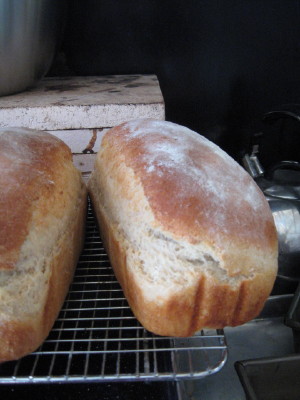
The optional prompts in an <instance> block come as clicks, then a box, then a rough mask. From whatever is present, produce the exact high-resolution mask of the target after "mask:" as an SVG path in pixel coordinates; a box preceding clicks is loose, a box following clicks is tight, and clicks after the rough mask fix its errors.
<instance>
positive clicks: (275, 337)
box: [178, 294, 294, 400]
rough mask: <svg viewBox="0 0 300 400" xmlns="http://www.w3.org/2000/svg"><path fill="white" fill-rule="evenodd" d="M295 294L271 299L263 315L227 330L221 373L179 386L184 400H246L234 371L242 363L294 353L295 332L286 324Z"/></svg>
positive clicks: (182, 383) (180, 394) (180, 395)
mask: <svg viewBox="0 0 300 400" xmlns="http://www.w3.org/2000/svg"><path fill="white" fill-rule="evenodd" d="M292 297H293V295H291V294H287V295H280V296H271V297H270V298H269V299H268V300H267V302H266V305H265V307H264V309H263V311H262V313H261V314H260V316H259V317H258V318H257V319H255V320H253V321H251V322H249V323H247V324H245V325H242V326H239V327H235V328H227V329H225V335H226V339H227V345H228V359H227V362H226V364H225V366H224V367H223V368H222V369H221V371H220V372H218V373H216V374H214V375H210V376H208V377H206V378H205V379H202V380H197V381H185V382H181V383H179V384H178V387H179V397H180V398H181V399H182V400H185V399H191V400H219V399H220V400H227V399H230V400H244V399H246V396H245V393H244V390H243V388H242V385H241V383H240V380H239V378H238V375H237V373H236V371H235V368H234V363H235V362H236V361H240V360H247V359H255V358H261V357H280V356H285V355H288V354H291V353H294V344H293V333H292V330H291V328H288V327H287V326H286V325H285V324H284V316H285V314H286V313H287V311H288V308H289V305H290V303H291V300H292Z"/></svg>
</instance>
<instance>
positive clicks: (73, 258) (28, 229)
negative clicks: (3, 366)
mask: <svg viewBox="0 0 300 400" xmlns="http://www.w3.org/2000/svg"><path fill="white" fill-rule="evenodd" d="M0 170H1V174H0V193H1V194H0V221H1V224H0V362H3V361H8V360H14V359H18V358H20V357H22V356H24V355H26V354H28V353H30V352H32V351H34V350H35V349H36V348H37V347H38V346H39V345H40V344H41V343H42V342H43V341H44V339H45V338H46V337H47V335H48V334H49V331H50V329H51V327H52V325H53V323H54V321H55V319H56V317H57V315H58V313H59V311H60V308H61V306H62V304H63V301H64V299H65V296H66V294H67V292H68V288H69V285H70V283H71V281H72V278H73V273H74V270H75V267H76V263H77V259H78V256H79V254H80V252H81V250H82V245H83V240H84V222H85V217H86V200H87V191H86V187H85V185H84V183H83V181H82V179H81V174H80V173H79V171H78V170H77V169H76V168H75V167H74V165H73V163H72V154H71V151H70V149H69V148H68V147H67V146H66V145H65V144H64V143H63V142H62V141H61V140H59V139H57V138H56V137H54V136H53V135H51V134H49V133H46V132H39V131H33V130H29V129H23V128H13V129H9V128H7V129H1V130H0Z"/></svg>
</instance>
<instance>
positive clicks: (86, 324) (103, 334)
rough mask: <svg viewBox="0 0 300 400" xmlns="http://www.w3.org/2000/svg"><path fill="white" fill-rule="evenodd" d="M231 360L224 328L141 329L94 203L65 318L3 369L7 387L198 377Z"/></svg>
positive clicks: (1, 374) (0, 380) (1, 377)
mask: <svg viewBox="0 0 300 400" xmlns="http://www.w3.org/2000/svg"><path fill="white" fill-rule="evenodd" d="M226 358H227V346H226V341H225V337H224V333H223V331H221V330H217V331H215V330H202V331H200V332H198V333H197V334H196V335H195V336H193V337H190V338H173V337H161V336H156V335H154V334H152V333H150V332H148V331H146V330H145V329H144V328H143V327H142V326H141V325H140V324H139V322H138V321H137V320H136V319H135V317H134V316H133V314H132V312H131V310H130V308H129V306H128V304H127V301H126V300H125V298H124V295H123V292H122V289H121V287H120V286H119V284H118V282H117V281H116V279H115V276H114V274H113V270H112V268H111V266H110V263H109V260H108V257H107V255H106V253H105V250H104V248H103V245H102V242H101V239H100V236H99V231H98V228H97V225H96V223H95V219H94V216H93V213H92V209H91V206H90V204H89V209H88V215H87V226H86V243H85V248H84V251H83V253H82V255H81V257H80V259H79V262H78V266H77V269H76V273H75V277H74V281H73V283H72V285H71V287H70V291H69V294H68V296H67V298H66V301H65V303H64V306H63V308H62V310H61V312H60V314H59V317H58V319H57V320H56V322H55V325H54V327H53V329H52V331H51V332H50V334H49V336H48V338H47V340H46V341H45V342H44V343H43V345H42V346H41V347H40V348H39V349H38V350H37V351H35V352H34V353H32V354H30V355H28V356H26V357H24V358H22V359H20V360H18V361H16V362H15V361H14V362H6V363H3V364H0V383H28V382H85V381H86V382H91V381H105V382H109V381H111V382H112V381H142V380H170V379H172V380H174V379H177V380H178V379H192V378H200V377H204V376H206V375H209V374H212V373H214V372H217V371H219V370H220V369H221V368H222V366H223V365H224V363H225V361H226Z"/></svg>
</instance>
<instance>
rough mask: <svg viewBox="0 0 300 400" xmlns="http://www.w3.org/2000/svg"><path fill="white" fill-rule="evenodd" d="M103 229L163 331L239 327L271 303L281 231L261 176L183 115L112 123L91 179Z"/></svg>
mask: <svg viewBox="0 0 300 400" xmlns="http://www.w3.org/2000/svg"><path fill="white" fill-rule="evenodd" d="M88 189H89V192H90V195H91V198H92V202H93V206H94V209H95V213H96V215H97V218H98V221H99V226H100V231H101V235H102V238H103V241H104V243H105V247H106V249H107V251H108V255H109V257H110V260H111V263H112V266H113V269H114V271H115V274H116V276H117V278H118V280H119V282H120V284H121V286H122V288H123V290H124V293H125V296H126V298H127V300H128V302H129V305H130V306H131V308H132V310H133V313H134V314H135V316H136V317H137V319H138V320H139V321H140V322H141V324H142V325H143V326H144V327H145V328H146V329H148V330H149V331H152V332H154V333H156V334H159V335H167V336H190V335H192V334H193V333H195V332H196V331H198V330H200V329H202V328H204V327H205V328H223V327H225V326H235V325H239V324H243V323H244V322H246V321H248V320H250V319H252V318H254V317H255V316H256V315H257V314H258V313H259V312H260V310H261V309H262V307H263V305H264V303H265V301H266V299H267V297H268V295H269V294H270V292H271V289H272V287H273V284H274V280H275V277H276V273H277V235H276V229H275V225H274V221H273V217H272V214H271V211H270V209H269V206H268V203H267V201H266V199H265V197H264V195H263V193H262V192H261V191H260V189H259V188H258V186H257V185H256V184H255V182H254V181H253V179H252V178H251V177H250V176H249V175H248V174H247V173H246V172H245V171H244V170H243V169H242V168H241V167H240V166H239V165H238V164H237V163H236V162H235V161H234V160H233V159H232V158H231V157H230V156H229V155H227V154H226V153H225V152H224V151H222V150H221V149H220V148H219V147H218V146H216V145H215V144H213V143H212V142H210V141H209V140H207V139H205V138H204V137H203V136H201V135H199V134H197V133H195V132H193V131H191V130H189V129H187V128H185V127H182V126H179V125H177V124H174V123H170V122H165V121H154V120H136V121H130V122H127V123H124V124H122V125H120V126H117V127H115V128H113V129H111V130H110V131H108V132H107V133H106V134H105V135H104V137H103V140H102V144H101V148H100V151H99V153H98V156H97V159H96V162H95V167H94V171H93V173H92V176H91V179H90V181H89V183H88Z"/></svg>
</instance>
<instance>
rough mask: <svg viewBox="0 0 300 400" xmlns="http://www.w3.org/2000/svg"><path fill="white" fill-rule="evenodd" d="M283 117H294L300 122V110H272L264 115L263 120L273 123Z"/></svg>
mask: <svg viewBox="0 0 300 400" xmlns="http://www.w3.org/2000/svg"><path fill="white" fill-rule="evenodd" d="M282 118H293V119H295V120H296V121H298V122H300V112H299V110H297V111H294V110H292V109H290V110H278V111H270V112H268V113H266V114H265V115H264V116H263V121H265V122H269V123H272V122H273V121H276V120H278V119H282Z"/></svg>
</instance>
